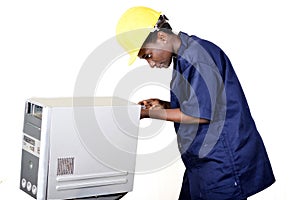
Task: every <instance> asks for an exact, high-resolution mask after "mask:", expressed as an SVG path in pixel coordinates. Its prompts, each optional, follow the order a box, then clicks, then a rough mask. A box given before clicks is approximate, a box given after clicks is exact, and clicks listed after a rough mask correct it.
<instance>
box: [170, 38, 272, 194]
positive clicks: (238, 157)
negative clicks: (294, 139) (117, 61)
mask: <svg viewBox="0 0 300 200" xmlns="http://www.w3.org/2000/svg"><path fill="white" fill-rule="evenodd" d="M179 36H180V39H181V46H180V48H179V51H178V55H177V57H175V58H174V69H173V77H172V81H171V85H170V87H171V101H170V102H171V108H180V110H181V111H182V112H183V113H185V114H186V115H189V116H193V117H197V118H204V119H208V120H210V123H209V124H183V123H181V124H179V123H175V124H174V126H175V131H176V133H177V138H178V147H179V150H180V152H181V155H182V160H183V162H184V164H185V166H186V171H185V175H184V178H183V184H182V189H181V193H180V197H179V199H180V200H189V199H192V200H196V199H197V200H202V199H203V200H226V199H228V200H229V199H230V200H241V199H245V198H247V197H249V196H251V195H253V194H255V193H257V192H259V191H261V190H263V189H265V188H267V187H268V186H270V185H271V184H272V183H274V182H275V178H274V175H273V171H272V168H271V164H270V161H269V158H268V155H267V152H266V149H265V146H264V144H263V141H262V139H261V137H260V135H259V132H258V131H257V128H256V125H255V122H254V120H253V118H252V116H251V113H250V110H249V107H248V104H247V101H246V98H245V95H244V93H243V90H242V87H241V85H240V83H239V80H238V78H237V76H236V73H235V72H234V69H233V67H232V65H231V63H230V60H229V59H228V57H227V56H226V55H225V53H224V52H223V51H222V50H221V49H220V48H219V47H217V46H216V45H214V44H213V43H211V42H209V41H206V40H203V39H200V38H198V37H196V36H189V35H187V34H186V33H183V32H180V34H179Z"/></svg>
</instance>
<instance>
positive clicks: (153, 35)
mask: <svg viewBox="0 0 300 200" xmlns="http://www.w3.org/2000/svg"><path fill="white" fill-rule="evenodd" d="M168 20H169V19H168V18H167V17H166V16H165V15H160V16H159V18H158V20H157V23H156V25H155V27H154V28H156V29H158V30H155V31H153V32H150V33H149V35H148V37H147V38H146V40H145V41H144V43H143V45H142V46H144V45H145V44H148V43H152V42H155V41H156V40H157V32H158V31H162V32H165V33H168V34H174V33H173V31H172V27H171V25H170V24H169V23H168Z"/></svg>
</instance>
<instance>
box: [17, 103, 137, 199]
mask: <svg viewBox="0 0 300 200" xmlns="http://www.w3.org/2000/svg"><path fill="white" fill-rule="evenodd" d="M140 109H141V106H140V105H137V104H135V103H131V102H128V101H127V100H124V99H121V98H117V97H66V98H31V99H28V100H27V101H26V103H25V114H24V126H23V137H22V141H23V144H22V161H21V177H20V189H21V190H23V191H24V192H26V193H28V194H29V195H31V196H32V197H34V198H36V199H39V200H44V199H49V200H50V199H83V198H84V199H119V198H121V197H122V196H123V195H125V194H126V193H127V192H130V191H132V190H133V181H134V172H135V162H136V150H137V141H138V130H139V120H140Z"/></svg>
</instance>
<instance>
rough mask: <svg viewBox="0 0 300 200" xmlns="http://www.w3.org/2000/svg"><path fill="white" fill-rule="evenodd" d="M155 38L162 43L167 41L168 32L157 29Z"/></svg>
mask: <svg viewBox="0 0 300 200" xmlns="http://www.w3.org/2000/svg"><path fill="white" fill-rule="evenodd" d="M157 39H158V40H160V41H161V42H163V43H167V40H168V34H167V33H165V32H162V31H158V33H157Z"/></svg>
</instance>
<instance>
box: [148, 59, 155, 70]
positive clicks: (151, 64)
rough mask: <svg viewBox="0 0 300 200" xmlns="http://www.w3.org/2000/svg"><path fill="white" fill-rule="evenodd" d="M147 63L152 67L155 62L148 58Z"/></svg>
mask: <svg viewBox="0 0 300 200" xmlns="http://www.w3.org/2000/svg"><path fill="white" fill-rule="evenodd" d="M148 63H149V65H150V67H152V68H153V67H155V62H154V61H152V60H149V61H148Z"/></svg>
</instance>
